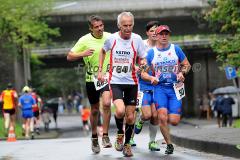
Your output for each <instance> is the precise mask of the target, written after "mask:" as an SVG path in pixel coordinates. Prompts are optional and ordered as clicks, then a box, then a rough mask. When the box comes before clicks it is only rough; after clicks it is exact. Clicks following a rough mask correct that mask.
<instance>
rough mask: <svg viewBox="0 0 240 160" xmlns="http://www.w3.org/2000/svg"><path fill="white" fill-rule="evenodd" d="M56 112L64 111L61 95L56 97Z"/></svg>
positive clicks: (61, 112)
mask: <svg viewBox="0 0 240 160" xmlns="http://www.w3.org/2000/svg"><path fill="white" fill-rule="evenodd" d="M58 112H59V113H60V114H63V113H64V101H63V98H62V97H59V98H58Z"/></svg>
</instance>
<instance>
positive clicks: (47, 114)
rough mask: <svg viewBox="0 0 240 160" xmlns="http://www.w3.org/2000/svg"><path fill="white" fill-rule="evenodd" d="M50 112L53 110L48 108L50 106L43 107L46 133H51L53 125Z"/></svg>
mask: <svg viewBox="0 0 240 160" xmlns="http://www.w3.org/2000/svg"><path fill="white" fill-rule="evenodd" d="M50 112H51V110H50V109H49V108H48V106H46V105H43V107H42V121H43V123H44V130H45V131H46V132H48V131H49V123H51V119H50Z"/></svg>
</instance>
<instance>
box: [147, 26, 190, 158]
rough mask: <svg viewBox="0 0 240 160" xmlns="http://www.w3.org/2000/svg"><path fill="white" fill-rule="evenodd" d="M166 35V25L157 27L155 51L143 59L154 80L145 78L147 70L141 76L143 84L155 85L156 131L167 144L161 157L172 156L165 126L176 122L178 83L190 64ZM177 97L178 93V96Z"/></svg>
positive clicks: (180, 84) (178, 102) (179, 85)
mask: <svg viewBox="0 0 240 160" xmlns="http://www.w3.org/2000/svg"><path fill="white" fill-rule="evenodd" d="M170 33H171V31H170V29H169V27H168V26H166V25H160V26H159V27H158V28H157V29H156V34H157V39H158V41H157V44H156V47H154V48H153V49H150V50H149V51H148V55H147V57H146V59H147V64H148V66H151V67H148V70H149V69H150V68H152V69H153V70H154V76H151V75H149V74H148V73H147V71H148V70H145V71H144V72H142V78H143V79H144V80H148V81H150V82H151V83H152V84H153V85H156V87H155V90H154V103H155V106H156V108H157V112H158V120H159V123H160V126H161V127H160V130H161V132H162V134H163V137H164V139H165V141H166V143H167V149H166V151H165V154H172V153H173V150H174V147H173V145H172V142H171V139H170V131H169V127H168V122H169V123H170V124H172V125H177V124H178V123H179V121H180V115H181V105H182V102H181V100H180V98H181V96H183V95H184V94H185V93H184V88H183V87H184V86H183V83H182V82H183V81H184V75H186V74H187V73H188V71H189V70H190V64H189V62H188V60H187V58H186V56H185V54H184V53H183V51H182V49H181V48H180V47H179V46H177V45H174V44H171V43H169V38H170ZM176 84H177V87H176ZM174 86H175V87H174ZM174 88H175V89H174ZM177 88H180V90H179V91H178V92H176V93H177V94H176V93H175V90H177ZM178 93H181V95H179V94H178ZM179 96H180V98H179Z"/></svg>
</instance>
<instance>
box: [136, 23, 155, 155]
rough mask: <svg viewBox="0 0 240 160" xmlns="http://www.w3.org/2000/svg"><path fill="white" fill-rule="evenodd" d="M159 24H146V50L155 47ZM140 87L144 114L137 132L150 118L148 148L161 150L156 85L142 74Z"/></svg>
mask: <svg viewBox="0 0 240 160" xmlns="http://www.w3.org/2000/svg"><path fill="white" fill-rule="evenodd" d="M158 26H159V22H158V21H150V22H148V23H147V25H146V28H145V29H146V35H147V36H148V39H146V40H144V44H145V48H146V51H148V50H149V49H151V48H153V47H154V46H155V45H156V42H157V38H156V34H155V30H156V28H157V27H158ZM148 74H150V75H152V70H149V72H148ZM139 88H140V92H143V98H142V103H141V104H142V105H141V111H142V115H141V116H140V118H139V120H137V122H136V124H135V133H136V134H139V133H140V132H141V130H142V127H143V123H144V121H148V120H150V123H149V137H150V141H149V144H148V148H149V150H151V151H160V148H159V146H158V144H157V142H156V141H155V139H156V135H157V130H158V120H157V111H156V107H155V105H154V102H153V91H154V86H153V85H152V84H151V83H150V82H147V81H144V80H143V79H142V78H141V76H140V77H139Z"/></svg>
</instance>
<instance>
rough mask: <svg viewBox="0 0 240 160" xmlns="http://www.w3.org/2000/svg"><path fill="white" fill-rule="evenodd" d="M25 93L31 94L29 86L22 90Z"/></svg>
mask: <svg viewBox="0 0 240 160" xmlns="http://www.w3.org/2000/svg"><path fill="white" fill-rule="evenodd" d="M22 91H23V92H29V91H30V88H29V87H28V86H25V87H23V89H22Z"/></svg>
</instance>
